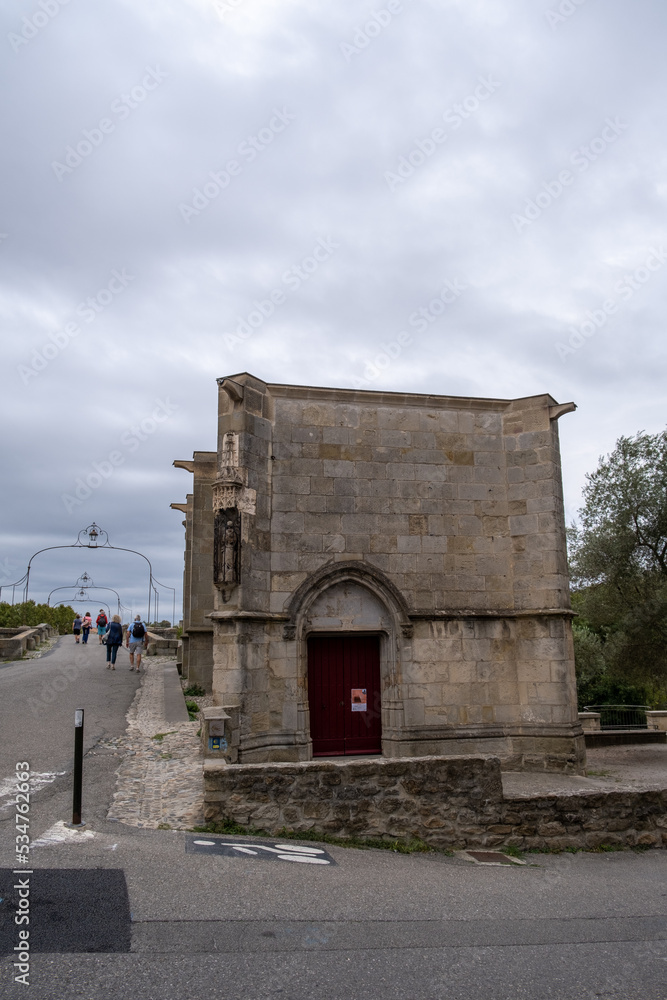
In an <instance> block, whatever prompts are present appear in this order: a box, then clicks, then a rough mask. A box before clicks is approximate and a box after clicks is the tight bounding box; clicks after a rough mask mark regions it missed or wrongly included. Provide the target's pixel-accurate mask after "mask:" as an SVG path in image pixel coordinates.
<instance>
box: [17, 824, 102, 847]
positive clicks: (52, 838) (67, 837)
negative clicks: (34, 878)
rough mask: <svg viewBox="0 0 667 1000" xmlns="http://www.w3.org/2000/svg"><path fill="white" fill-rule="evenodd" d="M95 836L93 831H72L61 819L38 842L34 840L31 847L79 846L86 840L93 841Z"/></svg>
mask: <svg viewBox="0 0 667 1000" xmlns="http://www.w3.org/2000/svg"><path fill="white" fill-rule="evenodd" d="M94 836H95V834H94V833H93V831H92V830H72V829H70V827H68V826H65V822H64V820H62V819H59V820H58V822H57V823H54V824H53V826H52V827H50V828H49V829H48V830H47V831H46V832H45V833H43V834H42V836H41V837H39V838H38V839H37V840H33V841H32V843H31V844H30V847H31V848H33V847H50V846H51V845H52V844H65V843H68V844H77V843H82V842H83V841H84V840H92V839H93V837H94Z"/></svg>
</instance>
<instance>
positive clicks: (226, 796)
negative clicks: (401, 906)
mask: <svg viewBox="0 0 667 1000" xmlns="http://www.w3.org/2000/svg"><path fill="white" fill-rule="evenodd" d="M204 798H205V818H206V821H207V822H216V821H222V820H231V821H233V822H235V823H239V824H241V825H243V826H248V827H253V828H255V829H261V830H264V831H266V832H268V833H271V834H272V835H274V836H275V835H278V834H279V833H280V832H281V831H282V830H291V831H294V832H297V833H299V832H304V833H305V832H309V833H312V832H316V833H327V834H331V835H334V836H338V837H351V836H361V837H380V838H384V839H397V838H399V839H402V840H407V839H409V838H411V837H418V838H419V839H420V840H423V841H424V842H425V843H427V844H429V845H430V846H432V847H437V848H445V849H446V848H454V847H498V846H500V845H508V846H509V845H513V846H516V847H519V848H523V849H526V850H530V849H544V848H552V849H555V850H563V849H564V848H566V847H574V848H594V847H598V846H600V845H603V844H604V845H619V846H630V847H634V846H658V847H659V846H667V791H652V792H600V793H598V792H586V793H579V794H575V795H550V796H545V797H536V798H507V799H506V798H503V792H502V782H501V772H500V761H499V760H498V758H497V757H493V756H485V757H467V756H452V757H445V758H443V757H420V758H413V759H410V760H405V759H404V760H386V759H382V758H369V759H367V760H358V759H357V760H349V761H340V762H338V761H336V762H332V761H311V762H308V763H301V764H246V765H232V766H228V765H224V764H221V763H219V762H216V761H207V762H206V763H205V765H204Z"/></svg>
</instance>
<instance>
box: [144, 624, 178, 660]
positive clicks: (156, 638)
mask: <svg viewBox="0 0 667 1000" xmlns="http://www.w3.org/2000/svg"><path fill="white" fill-rule="evenodd" d="M172 633H173V634H172ZM146 635H147V637H148V646H147V648H146V656H176V653H177V651H178V643H179V640H178V638H177V631H176V629H175V628H174V629H171V628H165V629H160V630H159V631H156V630H154V629H148V631H147V633H146Z"/></svg>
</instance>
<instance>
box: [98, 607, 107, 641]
mask: <svg viewBox="0 0 667 1000" xmlns="http://www.w3.org/2000/svg"><path fill="white" fill-rule="evenodd" d="M95 624H96V625H97V641H98V644H99V645H100V646H101V645H102V639H103V637H104V633H105V632H106V630H107V625H108V624H109V619H108V618H107V616H106V615H105V613H104V608H100V613H99V615H98V616H97V618H96V619H95Z"/></svg>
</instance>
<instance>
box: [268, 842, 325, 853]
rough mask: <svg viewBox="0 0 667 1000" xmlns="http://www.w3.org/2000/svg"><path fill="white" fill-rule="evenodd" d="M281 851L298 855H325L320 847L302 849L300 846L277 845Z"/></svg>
mask: <svg viewBox="0 0 667 1000" xmlns="http://www.w3.org/2000/svg"><path fill="white" fill-rule="evenodd" d="M276 847H279V848H280V850H281V851H296V852H297V853H298V854H324V851H321V850H320V849H319V847H300V846H299V845H298V844H276Z"/></svg>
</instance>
